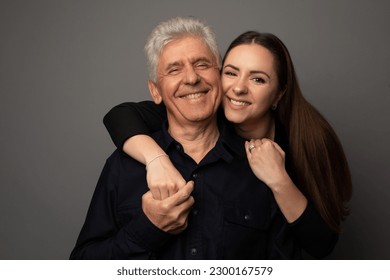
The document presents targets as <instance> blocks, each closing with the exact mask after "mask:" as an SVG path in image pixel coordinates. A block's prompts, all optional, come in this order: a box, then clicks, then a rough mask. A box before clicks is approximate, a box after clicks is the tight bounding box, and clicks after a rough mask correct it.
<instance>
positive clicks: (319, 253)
mask: <svg viewBox="0 0 390 280" xmlns="http://www.w3.org/2000/svg"><path fill="white" fill-rule="evenodd" d="M218 113H219V118H220V119H222V121H223V122H225V123H228V122H227V120H226V118H225V117H224V114H223V111H222V110H220V111H219V112H218ZM164 119H166V110H165V106H164V105H156V104H154V103H153V102H151V101H143V102H139V103H134V102H127V103H122V104H120V105H117V106H115V107H114V108H112V109H111V110H110V112H109V113H108V114H107V115H106V116H105V117H104V124H105V126H106V128H107V130H108V132H109V134H110V136H111V138H112V140H113V141H114V143H115V145H116V146H117V147H118V148H119V149H121V148H122V146H123V143H124V142H125V141H126V140H127V139H128V138H129V137H131V136H134V135H138V134H149V135H150V134H151V132H152V131H156V130H158V128H159V127H161V123H162V122H163V120H164ZM229 126H230V125H229ZM275 142H277V143H278V144H279V145H280V146H281V147H282V149H283V150H284V151H285V152H286V168H287V171H288V172H289V174H290V176H291V177H292V178H294V174H293V170H291V168H289V166H290V165H289V157H288V140H287V137H286V134H285V132H284V129H283V127H282V126H281V124H280V123H279V122H276V129H275ZM242 148H244V145H243V144H242ZM176 167H177V166H176ZM288 228H289V231H284V232H283V234H288V235H290V236H285V240H289V239H290V238H293V239H294V242H293V243H294V244H298V245H299V247H302V248H303V249H304V250H305V251H306V252H308V253H309V254H310V255H312V256H313V257H315V258H324V257H326V256H327V255H329V254H330V253H331V252H332V251H333V248H334V246H335V244H336V243H337V240H338V235H337V234H336V233H335V232H333V231H332V230H331V229H330V228H329V227H328V226H327V225H326V223H325V222H324V220H323V219H322V218H321V216H320V215H319V214H318V212H317V211H316V210H315V209H314V207H312V205H311V203H310V201H309V204H308V206H307V207H306V209H305V211H304V213H303V214H302V215H301V216H300V217H299V218H298V219H297V220H296V221H295V222H293V223H290V224H288ZM288 243H291V242H290V241H289V242H286V244H288Z"/></svg>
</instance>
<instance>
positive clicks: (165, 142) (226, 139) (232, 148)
mask: <svg viewBox="0 0 390 280" xmlns="http://www.w3.org/2000/svg"><path fill="white" fill-rule="evenodd" d="M218 129H219V131H220V135H219V138H218V140H217V143H216V144H215V147H214V148H213V151H215V152H217V153H218V154H219V156H220V157H221V158H222V159H224V160H225V161H227V162H230V161H232V160H233V159H234V157H237V156H238V157H246V153H245V145H244V139H243V138H241V137H239V136H238V135H237V134H236V132H235V131H234V127H233V125H232V124H231V123H228V122H227V121H226V120H225V119H222V118H220V117H218ZM153 137H154V138H155V140H156V141H157V143H158V144H159V145H160V147H161V148H162V149H163V150H164V151H165V152H166V153H168V151H169V149H170V148H175V149H176V148H177V147H178V146H181V144H180V143H179V142H177V141H176V140H175V139H173V138H172V136H171V135H170V134H169V132H168V121H164V122H163V125H162V129H161V130H160V131H159V132H157V133H155V134H153Z"/></svg>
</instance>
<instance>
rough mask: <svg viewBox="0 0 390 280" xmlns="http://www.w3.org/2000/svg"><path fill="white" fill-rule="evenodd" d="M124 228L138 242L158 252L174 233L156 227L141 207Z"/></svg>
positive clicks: (147, 248)
mask: <svg viewBox="0 0 390 280" xmlns="http://www.w3.org/2000/svg"><path fill="white" fill-rule="evenodd" d="M124 230H125V231H126V232H127V233H128V234H129V235H130V236H132V239H134V240H135V241H136V242H137V244H138V245H139V246H141V247H143V248H144V249H146V250H147V251H151V252H157V251H159V249H160V248H161V247H163V246H164V245H165V244H166V243H167V242H168V241H169V240H170V239H171V238H173V237H174V235H172V234H169V233H167V232H165V231H162V230H161V229H159V228H158V227H156V226H155V225H154V224H153V223H152V222H151V221H150V220H149V219H148V217H146V215H145V213H144V212H143V211H142V209H140V211H139V212H138V215H137V216H135V217H134V219H133V220H132V221H131V222H130V223H129V224H128V225H126V226H125V228H124Z"/></svg>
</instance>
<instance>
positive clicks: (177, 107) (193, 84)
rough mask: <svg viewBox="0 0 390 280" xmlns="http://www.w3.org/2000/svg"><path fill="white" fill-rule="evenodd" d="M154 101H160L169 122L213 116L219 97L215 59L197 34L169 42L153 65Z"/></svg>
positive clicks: (189, 122)
mask: <svg viewBox="0 0 390 280" xmlns="http://www.w3.org/2000/svg"><path fill="white" fill-rule="evenodd" d="M149 89H150V92H151V94H152V97H153V99H154V101H155V102H156V103H160V102H161V101H163V102H164V104H165V106H166V108H167V112H168V121H169V123H170V126H171V125H172V124H178V125H180V126H182V125H186V124H194V123H197V122H202V121H205V120H209V119H210V118H212V117H214V115H215V112H216V111H217V108H218V106H219V105H220V102H221V98H222V91H221V84H220V75H219V70H218V66H217V61H216V58H215V56H214V55H213V53H212V52H211V50H210V49H209V47H208V46H207V45H206V44H205V43H204V42H203V41H202V40H201V39H199V38H196V37H184V38H181V39H177V40H174V41H172V42H169V43H168V44H167V45H166V46H165V47H164V49H163V50H162V52H161V55H160V58H159V62H158V65H157V83H153V82H151V81H149Z"/></svg>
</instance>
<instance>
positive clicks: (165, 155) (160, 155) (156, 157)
mask: <svg viewBox="0 0 390 280" xmlns="http://www.w3.org/2000/svg"><path fill="white" fill-rule="evenodd" d="M159 157H169V156H168V155H167V154H159V155H157V156H155V157H154V158H152V159H151V160H150V161H149V162H148V163H147V164H146V167H145V169H146V171H148V166H149V164H151V163H152V161H154V160H155V159H158V158H159Z"/></svg>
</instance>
